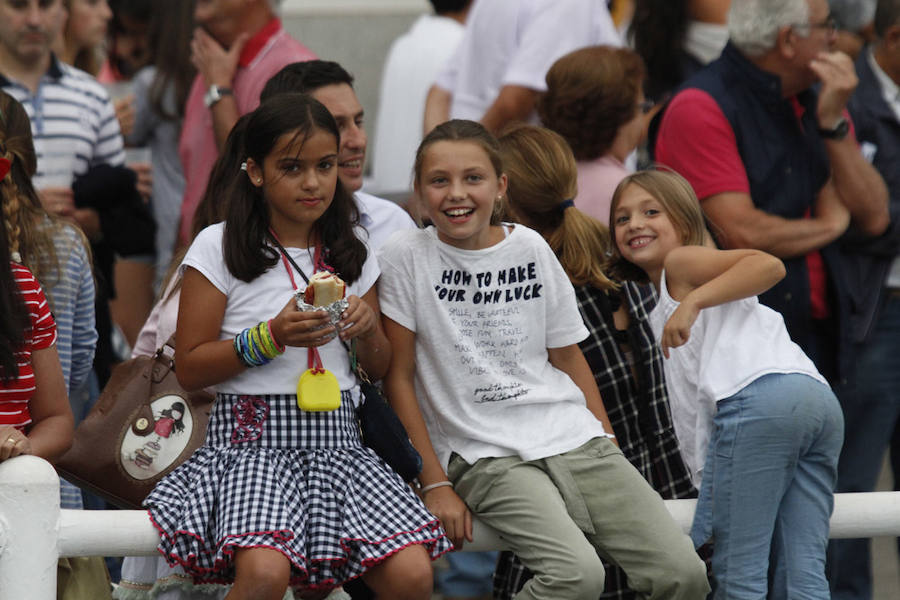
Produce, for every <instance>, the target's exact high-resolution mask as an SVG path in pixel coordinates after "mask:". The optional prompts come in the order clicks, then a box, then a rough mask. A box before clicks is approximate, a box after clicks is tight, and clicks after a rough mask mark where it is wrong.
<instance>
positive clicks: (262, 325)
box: [233, 321, 284, 367]
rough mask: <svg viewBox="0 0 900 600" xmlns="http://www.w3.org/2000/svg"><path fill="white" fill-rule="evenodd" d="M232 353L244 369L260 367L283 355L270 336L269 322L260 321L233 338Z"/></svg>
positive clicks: (281, 347) (282, 347) (282, 349)
mask: <svg viewBox="0 0 900 600" xmlns="http://www.w3.org/2000/svg"><path fill="white" fill-rule="evenodd" d="M233 345H234V352H235V354H237V356H238V359H240V361H241V362H242V363H243V364H244V365H245V366H246V367H261V366H263V365H266V364H268V363H270V362H271V361H272V360H273V359H275V358H276V357H278V356H280V355H281V354H283V353H284V346H280V345H279V344H278V343H277V342H276V341H275V337H274V336H273V335H272V331H271V329H270V325H269V322H267V321H260V322H259V324H258V325H256V326H255V327H248V328H247V329H245V330H243V331H242V332H240V333H239V334H237V335H235V336H234V342H233Z"/></svg>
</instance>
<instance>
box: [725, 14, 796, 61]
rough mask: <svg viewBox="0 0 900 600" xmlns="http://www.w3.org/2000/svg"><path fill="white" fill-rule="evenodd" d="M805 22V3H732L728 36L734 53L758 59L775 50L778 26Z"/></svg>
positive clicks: (779, 27)
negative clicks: (734, 48) (736, 50)
mask: <svg viewBox="0 0 900 600" xmlns="http://www.w3.org/2000/svg"><path fill="white" fill-rule="evenodd" d="M808 22H809V4H808V2H807V0H732V2H731V8H730V9H729V12H728V34H729V36H730V38H731V42H732V43H733V44H734V45H735V46H737V48H738V50H740V51H741V52H743V53H744V54H746V55H747V56H750V57H758V56H762V55H763V54H765V53H766V52H768V51H769V50H771V49H772V48H774V47H775V42H776V40H777V38H778V30H780V29H781V28H782V27H787V26H789V25H798V24H801V23H808Z"/></svg>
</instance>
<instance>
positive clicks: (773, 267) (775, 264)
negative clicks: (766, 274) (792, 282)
mask: <svg viewBox="0 0 900 600" xmlns="http://www.w3.org/2000/svg"><path fill="white" fill-rule="evenodd" d="M770 263H771V264H770V267H769V269H770V272H771V277H772V285H775V284H776V283H778V282H779V281H781V280H782V279H784V278H785V276H786V275H787V269H785V267H784V263H783V262H782V261H781V259H780V258H776V257H774V256H773V257H772V260H771V261H770Z"/></svg>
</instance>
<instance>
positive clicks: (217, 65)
mask: <svg viewBox="0 0 900 600" xmlns="http://www.w3.org/2000/svg"><path fill="white" fill-rule="evenodd" d="M249 38H250V36H249V35H247V34H246V33H242V34H240V35H239V36H238V37H237V39H235V41H234V43H233V44H232V45H231V48H229V49H228V50H225V48H223V47H222V46H221V45H220V44H219V42H217V41H216V40H215V39H214V38H213V37H212V36H211V35H209V34H208V33H206V31H204V30H203V29H201V28H199V27H198V28H197V29H195V30H194V37H193V39H192V40H191V63H192V64H193V65H194V66H195V67H196V68H197V71H199V72H200V74H201V75H203V80H204V81H205V82H206V85H207V86H210V85H218V86H221V87H231V82H232V81H233V80H234V74H235V73H236V72H237V67H238V59H239V58H240V56H241V51H242V50H243V49H244V44H246V43H247V40H248V39H249Z"/></svg>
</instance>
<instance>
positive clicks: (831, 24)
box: [791, 15, 838, 37]
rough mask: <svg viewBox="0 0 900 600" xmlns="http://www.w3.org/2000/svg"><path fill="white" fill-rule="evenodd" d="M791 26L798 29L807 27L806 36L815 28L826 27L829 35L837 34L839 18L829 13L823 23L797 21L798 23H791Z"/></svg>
mask: <svg viewBox="0 0 900 600" xmlns="http://www.w3.org/2000/svg"><path fill="white" fill-rule="evenodd" d="M791 27H793V28H794V29H796V30H798V31H799V30H801V29H805V30H806V33H805V34H804V35H805V36H808V35H809V34H810V32H811V30H813V29H824V30H825V33H826V34H827V35H828V36H829V37H830V36H833V35H834V34H836V33H837V30H838V25H837V20H836V19H835V18H834V17H833V16H832V15H828V18H827V19H825V21H824V22H822V23H797V24H796V25H791Z"/></svg>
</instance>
